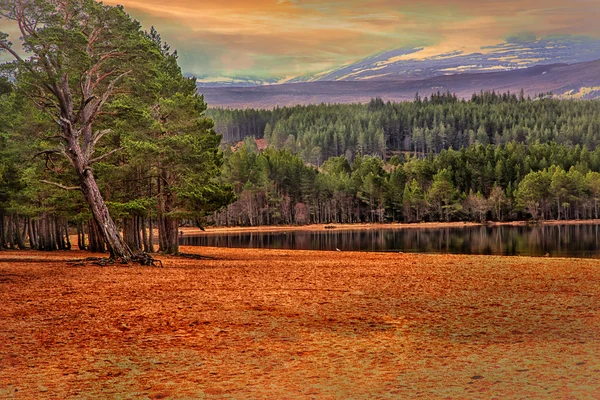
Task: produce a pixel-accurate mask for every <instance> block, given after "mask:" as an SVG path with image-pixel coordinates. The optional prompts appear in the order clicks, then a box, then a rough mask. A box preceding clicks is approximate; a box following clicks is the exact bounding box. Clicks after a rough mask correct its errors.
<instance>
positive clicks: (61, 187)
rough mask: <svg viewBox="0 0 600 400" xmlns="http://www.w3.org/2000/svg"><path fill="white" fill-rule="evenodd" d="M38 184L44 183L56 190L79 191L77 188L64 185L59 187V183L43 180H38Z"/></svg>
mask: <svg viewBox="0 0 600 400" xmlns="http://www.w3.org/2000/svg"><path fill="white" fill-rule="evenodd" d="M40 182H42V183H46V184H48V185H52V186H56V187H57V188H60V189H63V190H81V188H80V187H79V186H65V185H61V184H60V183H56V182H51V181H47V180H45V179H42V180H40Z"/></svg>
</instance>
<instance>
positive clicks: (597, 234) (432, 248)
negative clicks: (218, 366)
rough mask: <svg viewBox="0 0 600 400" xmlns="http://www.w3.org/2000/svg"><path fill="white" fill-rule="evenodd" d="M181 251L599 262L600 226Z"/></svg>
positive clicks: (436, 231) (258, 241) (235, 240)
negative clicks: (324, 252)
mask: <svg viewBox="0 0 600 400" xmlns="http://www.w3.org/2000/svg"><path fill="white" fill-rule="evenodd" d="M181 244H182V245H184V246H209V247H242V248H244V247H245V248H268V249H290V250H329V251H335V250H336V249H339V250H341V251H377V252H406V253H437V254H439V253H450V254H488V255H509V256H515V255H521V256H544V255H547V254H548V255H549V256H551V257H580V258H600V225H596V224H594V225H592V224H580V225H530V226H469V227H452V228H404V229H403V228H380V229H357V230H346V229H340V230H336V229H330V230H325V231H308V230H307V231H303V230H300V231H298V230H290V231H287V232H281V231H280V232H237V233H214V234H204V235H198V236H187V237H182V238H181Z"/></svg>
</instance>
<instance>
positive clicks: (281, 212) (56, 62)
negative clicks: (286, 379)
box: [0, 2, 600, 260]
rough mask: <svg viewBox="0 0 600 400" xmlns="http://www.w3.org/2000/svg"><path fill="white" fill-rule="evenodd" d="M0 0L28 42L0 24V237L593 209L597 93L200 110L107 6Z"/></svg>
mask: <svg viewBox="0 0 600 400" xmlns="http://www.w3.org/2000/svg"><path fill="white" fill-rule="evenodd" d="M0 6H1V11H2V13H3V14H2V15H3V16H4V18H6V19H8V20H12V21H14V22H15V23H17V25H18V26H20V27H21V28H20V29H21V34H22V43H21V46H22V47H23V49H25V51H26V53H27V54H28V58H26V59H23V58H21V56H20V55H19V53H18V52H17V51H15V50H14V49H13V47H14V46H13V44H12V43H11V42H9V41H8V39H7V37H8V36H7V35H6V34H2V36H0V48H1V49H2V50H3V51H4V52H6V53H8V54H9V55H11V56H13V58H14V62H9V63H5V64H3V65H2V77H1V79H0V248H25V247H31V248H33V249H41V250H54V249H69V248H72V247H74V246H78V247H79V248H81V249H90V250H97V251H103V250H108V251H109V252H110V253H111V256H112V257H114V258H122V259H124V260H128V259H130V258H131V257H132V256H133V255H134V254H135V253H137V252H141V251H143V252H153V251H154V250H155V243H154V242H153V237H154V234H155V233H157V234H158V235H157V237H158V243H156V245H157V247H160V249H161V250H162V251H164V252H167V253H172V254H177V253H178V251H179V247H178V237H179V227H180V226H182V225H195V226H200V227H202V226H205V225H209V224H215V225H220V226H221V225H244V226H248V225H250V226H256V225H274V224H309V223H356V222H398V221H402V222H420V221H481V222H483V221H489V220H495V221H509V220H518V219H519V220H520V219H531V220H545V219H580V218H597V217H598V200H599V198H600V146H599V145H600V103H599V102H597V101H564V100H557V99H553V98H552V96H551V95H550V94H544V95H541V96H538V97H536V98H534V99H531V98H526V97H525V96H524V95H523V93H521V94H511V93H503V94H496V93H494V92H481V93H479V94H474V95H473V96H472V98H471V99H470V100H469V101H464V100H459V99H457V97H456V96H454V95H452V94H450V93H436V94H433V95H431V96H429V97H423V98H421V97H420V96H419V95H418V94H417V95H416V96H415V99H414V101H412V102H405V103H389V102H388V103H385V102H383V101H382V100H381V99H374V100H372V101H371V102H370V103H368V104H353V105H335V104H332V105H326V104H321V105H312V106H297V107H289V108H276V109H273V110H252V109H249V110H225V109H209V108H207V104H206V103H205V102H204V99H203V97H202V96H201V95H199V94H198V93H197V88H196V85H195V79H193V78H187V77H184V76H183V74H182V72H181V69H180V67H179V66H178V55H177V52H176V51H172V50H171V49H170V48H169V46H168V45H167V44H166V43H164V42H163V41H162V39H161V36H160V35H159V34H158V32H157V31H156V30H154V29H151V30H150V31H149V32H145V31H143V30H142V29H141V26H140V24H139V23H138V22H137V21H134V20H132V19H131V18H130V17H129V16H128V15H127V14H126V13H125V12H124V10H123V8H121V7H110V6H104V5H102V4H100V3H96V2H83V3H81V7H79V8H77V7H75V8H73V9H72V10H71V9H61V8H53V7H45V6H44V5H43V4H42V3H40V4H37V3H35V4H33V3H32V5H31V7H32V8H31V9H28V12H27V13H23V12H20V11H19V10H17V9H13V8H11V3H10V2H8V3H6V4H5V3H0ZM73 232H77V238H78V240H77V243H71V237H70V235H69V233H73Z"/></svg>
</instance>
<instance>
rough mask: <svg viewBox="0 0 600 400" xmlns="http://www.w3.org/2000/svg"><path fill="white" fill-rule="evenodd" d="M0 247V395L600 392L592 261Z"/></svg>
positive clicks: (597, 275) (599, 288)
mask: <svg viewBox="0 0 600 400" xmlns="http://www.w3.org/2000/svg"><path fill="white" fill-rule="evenodd" d="M184 250H185V251H187V252H194V251H202V252H203V254H205V255H209V256H213V257H215V260H208V261H194V260H188V259H176V258H170V257H163V260H164V263H165V268H164V269H160V268H141V267H132V268H124V267H105V268H101V267H72V266H69V265H67V263H66V262H65V260H68V259H72V258H77V257H82V256H86V255H87V254H85V253H80V252H70V253H54V254H50V255H46V254H41V253H35V252H22V253H20V252H1V253H0V321H1V322H0V398H2V399H11V398H18V399H64V398H77V399H100V398H111V399H113V398H151V399H159V398H173V399H203V398H206V399H227V398H237V399H240V398H243V399H246V398H264V399H286V398H287V399H296V398H298V399H307V398H308V399H310V398H316V399H331V398H344V399H346V398H352V399H367V398H393V399H397V398H408V397H414V398H458V399H460V398H482V399H483V398H485V399H489V398H502V399H504V398H552V399H560V398H565V399H566V398H578V399H584V398H600V373H599V372H600V314H599V311H600V262H598V261H594V260H569V259H547V258H542V259H540V258H537V259H536V258H501V257H484V256H446V255H445V256H439V255H409V254H376V253H337V252H334V253H323V252H313V251H294V252H293V251H275V250H247V249H213V248H202V249H199V248H186V249H184Z"/></svg>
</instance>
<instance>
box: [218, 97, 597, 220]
mask: <svg viewBox="0 0 600 400" xmlns="http://www.w3.org/2000/svg"><path fill="white" fill-rule="evenodd" d="M208 113H209V114H208V115H210V116H211V117H212V118H214V120H215V127H216V130H217V131H218V132H219V133H221V134H222V135H223V137H224V140H225V142H227V143H229V144H232V146H229V145H228V146H227V147H226V149H225V155H226V156H225V164H224V166H223V175H222V178H221V179H222V180H223V182H224V183H228V184H231V185H233V186H234V189H235V192H236V194H237V197H238V200H237V201H236V202H235V203H233V204H232V205H230V206H229V207H228V208H227V210H226V212H222V213H217V214H215V222H216V223H217V224H225V225H263V224H304V223H350V222H392V221H394V222H419V221H481V222H483V221H490V220H494V221H511V220H528V219H531V220H545V219H559V220H560V219H584V218H597V217H598V197H599V191H600V174H599V172H600V148H599V147H598V144H599V143H600V102H598V101H564V100H557V99H552V97H551V96H550V95H548V94H546V95H543V96H539V97H536V98H534V99H531V98H525V97H524V96H523V95H522V94H510V93H505V94H496V93H493V92H485V93H484V92H482V93H479V94H474V95H473V97H472V98H471V99H470V101H463V100H458V99H457V98H456V97H455V96H454V95H451V94H449V93H446V94H439V93H438V94H434V95H432V96H431V97H429V98H428V97H425V98H421V97H420V96H419V95H417V96H416V97H415V100H414V101H413V102H406V103H389V102H388V103H384V102H383V101H381V100H380V99H374V100H372V101H371V102H370V103H369V104H364V105H360V104H355V105H325V104H322V105H314V106H298V107H291V108H276V109H274V110H224V109H210V110H209V112H208ZM252 138H257V139H262V140H258V141H256V140H254V139H252ZM238 140H243V143H241V144H239V143H238V144H237V145H234V144H235V143H236V142H237V141H238ZM257 142H258V144H259V146H257ZM265 146H267V148H266V149H264V151H263V150H262V148H264V147H265ZM259 147H260V149H259Z"/></svg>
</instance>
